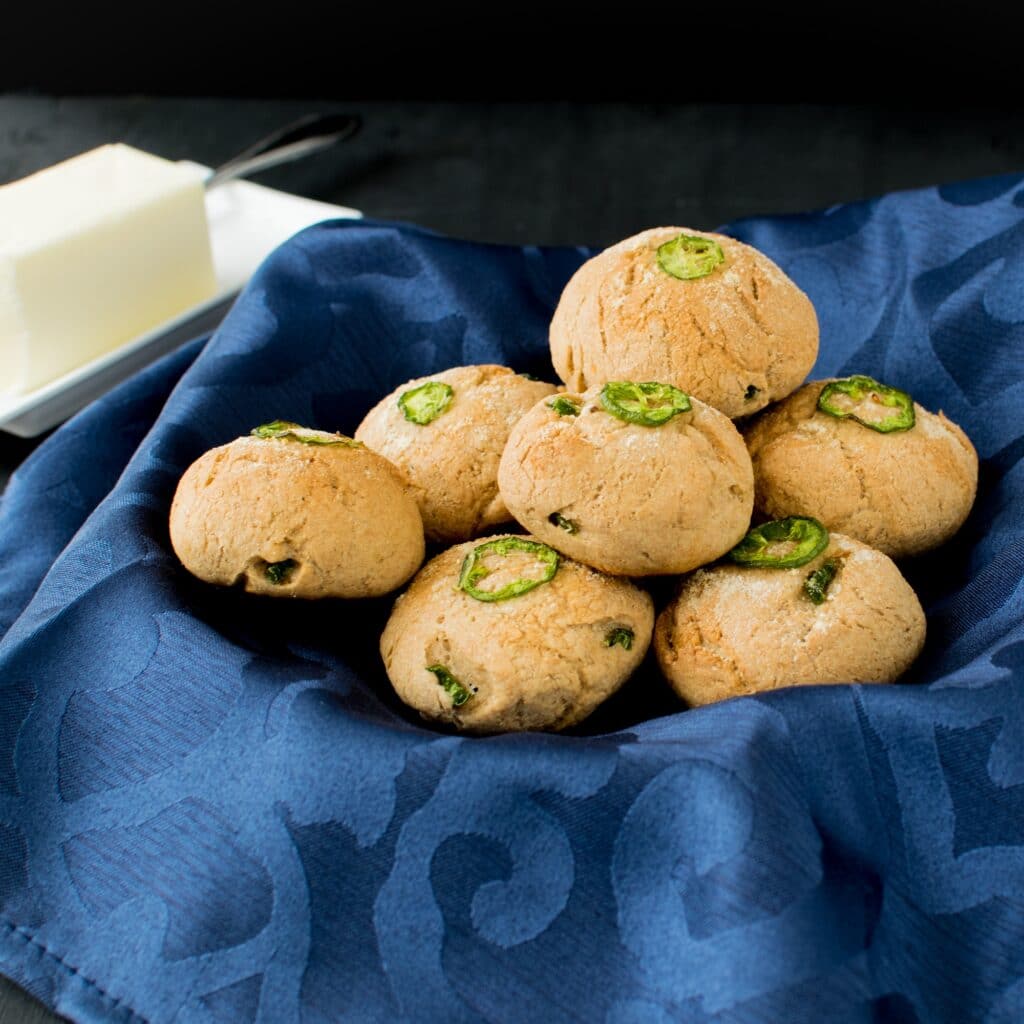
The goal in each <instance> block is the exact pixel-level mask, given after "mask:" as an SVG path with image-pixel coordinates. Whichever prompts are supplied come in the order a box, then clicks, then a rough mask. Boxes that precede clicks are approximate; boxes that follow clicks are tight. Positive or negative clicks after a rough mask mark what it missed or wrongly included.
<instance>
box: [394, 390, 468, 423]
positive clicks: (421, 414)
mask: <svg viewBox="0 0 1024 1024" xmlns="http://www.w3.org/2000/svg"><path fill="white" fill-rule="evenodd" d="M454 394H455V392H454V391H453V390H452V389H451V386H450V385H448V384H445V383H444V381H440V380H428V381H427V382H426V383H425V384H420V385H419V386H418V387H415V388H410V389H409V390H408V391H403V392H402V393H401V394H400V395H399V396H398V408H399V409H401V410H402V415H403V416H404V417H405V418H406V419H407V420H408V421H409V422H410V423H418V424H419V425H420V426H421V427H425V426H426V425H427V424H428V423H433V422H434V420H436V419H437V417H438V416H440V415H441V414H442V413H443V412H444V411H445V410H446V409H447V408H448V406H449V405H451V404H452V395H454Z"/></svg>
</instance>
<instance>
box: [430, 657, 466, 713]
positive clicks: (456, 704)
mask: <svg viewBox="0 0 1024 1024" xmlns="http://www.w3.org/2000/svg"><path fill="white" fill-rule="evenodd" d="M427 671H428V672H433V673H434V675H435V676H437V681H438V684H439V685H440V686H442V687H444V691H445V693H447V694H449V695H450V696H451V698H452V707H453V708H460V707H462V705H463V704H465V703H466V701H467V700H469V698H470V697H472V696H473V694H472V693H471V692H470V691H469V690H467V689H466V687H465V686H463V685H462V683H460V682H459V681H458V679H456V678H455V676H453V675H452V674H451V672H449V671H448V669H446V668H445V667H444V665H428V666H427Z"/></svg>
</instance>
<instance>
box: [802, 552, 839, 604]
mask: <svg viewBox="0 0 1024 1024" xmlns="http://www.w3.org/2000/svg"><path fill="white" fill-rule="evenodd" d="M838 572H839V562H838V561H837V560H836V559H834V558H826V559H825V561H824V562H822V563H821V565H819V566H818V568H817V569H815V570H814V572H812V573H808V575H807V579H805V580H804V595H805V596H806V597H807V599H808V600H809V601H810V602H811V603H812V604H823V603H824V601H825V598H826V597H827V596H828V588H829V587H830V586H831V585H832V581H833V580H834V579H835V578H836V574H837V573H838Z"/></svg>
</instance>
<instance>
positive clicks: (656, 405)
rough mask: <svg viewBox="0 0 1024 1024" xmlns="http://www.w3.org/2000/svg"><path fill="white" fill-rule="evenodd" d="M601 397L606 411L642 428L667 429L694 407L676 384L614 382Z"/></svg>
mask: <svg viewBox="0 0 1024 1024" xmlns="http://www.w3.org/2000/svg"><path fill="white" fill-rule="evenodd" d="M599 397H600V400H601V405H602V407H603V408H604V410H605V412H610V413H611V414H612V415H613V416H615V417H616V418H617V419H620V420H622V421H624V422H625V423H635V424H637V425H638V426H641V427H660V426H663V425H664V424H665V423H668V421H669V420H670V419H672V418H673V417H674V416H678V415H679V414H680V413H681V412H689V411H690V410H691V409H692V408H693V405H692V404H691V402H690V396H689V395H687V394H686V393H685V392H683V391H680V390H679V388H677V387H676V386H675V385H674V384H662V383H659V382H658V381H653V380H652V381H644V382H643V383H639V384H638V383H636V382H635V381H631V380H611V381H609V382H608V383H607V384H605V386H604V387H603V388H601V394H600V396H599Z"/></svg>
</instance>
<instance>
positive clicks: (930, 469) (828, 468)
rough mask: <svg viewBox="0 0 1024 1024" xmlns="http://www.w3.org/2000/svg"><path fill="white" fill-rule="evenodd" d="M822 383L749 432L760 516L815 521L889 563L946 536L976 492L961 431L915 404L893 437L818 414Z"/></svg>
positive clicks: (974, 468) (974, 470)
mask: <svg viewBox="0 0 1024 1024" xmlns="http://www.w3.org/2000/svg"><path fill="white" fill-rule="evenodd" d="M827 383H829V381H828V380H820V381H812V382H811V383H809V384H807V385H806V386H804V387H802V388H801V389H800V390H799V391H797V392H796V394H794V395H791V396H790V397H789V398H788V399H787V400H786V401H784V402H781V403H780V404H779V405H777V406H775V407H774V408H772V409H769V410H768V411H767V412H765V413H764V414H763V415H762V416H760V417H759V418H758V419H757V420H756V421H754V423H753V424H751V425H750V426H749V427H748V428H747V430H746V441H747V447H748V448H749V450H750V457H751V460H752V462H753V465H754V484H755V498H754V501H755V508H756V510H757V512H758V513H759V514H761V515H763V516H765V517H767V518H769V519H780V518H782V517H784V516H787V515H809V516H814V517H815V518H816V519H820V520H821V522H822V523H824V524H825V526H826V527H828V529H829V530H839V531H840V532H842V533H845V534H847V535H849V536H851V537H856V538H857V539H858V540H862V541H864V542H865V543H866V544H870V545H871V546H872V547H875V548H878V549H879V550H880V551H884V552H885V553H886V554H887V555H889V556H891V557H893V558H902V557H904V556H907V555H917V554H920V553H921V552H924V551H929V550H931V549H932V548H935V547H938V546H939V545H940V544H943V543H945V542H946V541H947V540H949V538H950V537H952V536H953V534H954V533H956V531H957V530H958V529H960V527H961V526H962V525H963V523H964V520H965V519H966V518H967V516H968V514H969V513H970V511H971V507H972V505H973V504H974V498H975V494H976V492H977V488H978V456H977V453H976V452H975V450H974V446H973V445H972V444H971V442H970V441H969V440H968V438H967V435H966V434H965V433H964V432H963V431H962V430H961V429H960V427H958V426H957V425H956V424H955V423H953V422H952V421H951V420H948V419H947V418H946V417H945V416H944V415H943V414H942V413H941V412H940V413H938V414H935V413H931V412H928V410H927V409H924V408H922V407H921V406H920V405H917V404H916V403H915V404H914V414H915V420H916V422H915V424H914V426H913V427H912V428H911V429H910V430H904V431H896V432H893V433H891V434H880V433H879V432H878V431H876V430H871V429H869V428H867V427H864V426H862V425H861V424H860V423H857V422H855V421H854V420H851V419H836V417H834V416H829V415H828V414H827V413H823V412H821V411H820V410H819V409H818V408H817V403H818V396H819V394H820V393H821V389H822V388H823V387H824V386H825V385H826V384H827Z"/></svg>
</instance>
